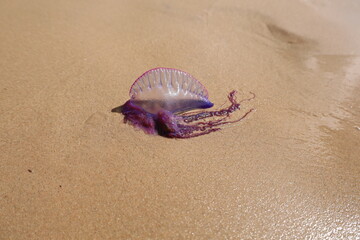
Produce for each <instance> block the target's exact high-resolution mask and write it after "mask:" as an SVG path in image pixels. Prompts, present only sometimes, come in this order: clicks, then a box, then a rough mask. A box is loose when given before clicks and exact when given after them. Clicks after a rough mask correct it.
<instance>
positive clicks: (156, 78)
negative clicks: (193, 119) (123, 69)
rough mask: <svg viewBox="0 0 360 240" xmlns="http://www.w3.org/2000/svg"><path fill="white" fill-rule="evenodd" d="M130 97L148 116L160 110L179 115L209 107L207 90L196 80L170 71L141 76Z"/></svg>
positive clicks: (146, 73)
mask: <svg viewBox="0 0 360 240" xmlns="http://www.w3.org/2000/svg"><path fill="white" fill-rule="evenodd" d="M130 97H131V100H132V101H134V102H135V103H137V104H138V105H141V107H143V108H144V109H145V110H146V111H148V112H150V113H156V112H157V111H159V110H160V109H165V110H168V111H172V112H180V111H187V110H191V109H195V108H208V107H212V106H213V104H212V103H211V102H210V101H209V100H208V92H207V90H206V89H205V87H204V86H203V85H202V84H201V83H200V82H199V81H198V80H196V79H195V78H194V77H192V76H191V75H190V74H188V73H186V72H183V71H180V70H177V69H172V68H155V69H151V70H149V71H147V72H145V73H144V74H143V75H141V76H140V77H139V78H138V79H137V80H136V81H135V82H134V83H133V85H132V86H131V88H130Z"/></svg>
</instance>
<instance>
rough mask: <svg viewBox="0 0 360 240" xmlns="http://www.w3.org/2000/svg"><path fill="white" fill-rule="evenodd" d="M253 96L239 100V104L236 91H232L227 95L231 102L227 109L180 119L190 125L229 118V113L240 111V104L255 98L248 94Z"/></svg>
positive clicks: (183, 116)
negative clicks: (223, 117) (213, 119)
mask: <svg viewBox="0 0 360 240" xmlns="http://www.w3.org/2000/svg"><path fill="white" fill-rule="evenodd" d="M250 93H251V94H252V95H253V96H252V97H250V98H246V99H243V100H241V101H240V102H237V101H236V91H235V90H233V91H231V92H230V93H229V95H228V99H229V101H230V102H231V105H230V106H229V107H228V108H224V109H221V110H217V111H207V112H200V113H196V114H192V115H180V116H181V118H182V119H183V121H184V122H185V123H191V122H194V121H198V120H202V119H205V118H209V117H214V116H216V117H219V116H225V115H226V116H227V117H228V116H229V115H230V114H231V113H233V112H235V111H236V110H239V109H240V103H242V102H244V101H250V100H252V99H254V98H255V94H254V93H252V92H250Z"/></svg>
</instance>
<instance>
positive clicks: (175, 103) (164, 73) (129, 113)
mask: <svg viewBox="0 0 360 240" xmlns="http://www.w3.org/2000/svg"><path fill="white" fill-rule="evenodd" d="M251 94H252V97H250V98H247V99H243V100H241V101H237V100H236V91H234V90H233V91H231V92H230V93H229V95H228V99H229V102H230V106H228V107H227V108H223V109H220V110H214V111H204V110H200V111H197V112H194V111H193V110H196V109H207V108H211V107H213V105H214V104H213V103H212V102H210V101H209V99H208V91H207V90H206V88H205V87H204V86H203V85H202V84H201V83H200V82H199V81H198V80H196V79H195V78H194V77H192V76H191V75H190V74H188V73H186V72H184V71H181V70H177V69H173V68H154V69H151V70H149V71H147V72H145V73H144V74H142V75H141V76H140V77H139V78H138V79H137V80H136V81H135V82H134V83H133V84H132V86H131V88H130V100H128V101H127V102H126V103H125V104H124V105H122V106H121V110H120V111H121V113H122V114H123V115H124V122H125V123H129V124H131V125H133V126H134V127H136V128H140V129H142V130H143V131H144V132H145V133H147V134H153V135H160V136H164V137H167V138H192V137H198V136H201V135H205V134H209V133H212V132H216V131H219V130H221V129H222V128H221V126H222V125H225V124H231V123H236V122H239V121H241V120H243V119H244V118H245V117H247V116H248V115H249V114H250V113H251V112H252V111H254V109H253V108H252V109H250V110H248V111H247V112H245V114H243V115H242V116H241V117H239V118H238V119H236V120H230V115H231V114H232V113H233V112H235V111H237V110H240V104H241V103H242V102H244V101H249V100H252V99H254V98H255V94H253V93H251ZM208 119H211V120H208Z"/></svg>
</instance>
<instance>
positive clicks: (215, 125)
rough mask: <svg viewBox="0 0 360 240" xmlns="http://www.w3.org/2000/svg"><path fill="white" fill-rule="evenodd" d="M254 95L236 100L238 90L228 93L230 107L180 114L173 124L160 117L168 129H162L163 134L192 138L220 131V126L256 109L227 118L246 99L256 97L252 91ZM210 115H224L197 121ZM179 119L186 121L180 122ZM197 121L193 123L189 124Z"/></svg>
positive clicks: (243, 116) (234, 121) (237, 120)
mask: <svg viewBox="0 0 360 240" xmlns="http://www.w3.org/2000/svg"><path fill="white" fill-rule="evenodd" d="M251 94H252V97H251V98H247V99H243V100H241V101H240V102H237V101H236V96H235V95H236V91H232V92H230V94H229V95H228V99H229V101H230V102H231V105H230V106H229V107H228V108H224V109H221V110H217V111H205V112H199V113H196V114H192V115H188V114H179V115H177V116H176V117H175V118H173V120H172V124H170V125H169V124H167V123H168V122H169V121H166V120H165V121H163V120H162V119H161V117H160V122H162V124H161V125H165V126H167V127H166V130H167V131H162V132H161V135H163V136H166V137H170V138H192V137H197V136H201V135H205V134H209V133H211V132H216V131H219V130H220V129H221V128H219V126H221V125H225V124H230V123H236V122H239V121H241V120H242V119H244V118H245V117H246V116H247V115H248V114H250V113H251V112H252V111H254V109H250V110H249V111H247V112H246V113H245V114H244V115H242V116H241V117H240V118H238V119H236V120H233V121H229V120H227V119H228V118H229V117H230V114H231V113H233V112H235V111H237V110H239V109H240V104H241V103H242V102H244V101H250V100H252V99H254V98H255V94H254V93H251ZM210 117H222V118H220V119H217V120H211V121H202V122H197V121H199V120H203V119H206V118H210ZM179 119H180V120H181V121H182V122H184V123H185V124H183V123H180V122H179ZM192 122H195V123H193V124H189V123H192Z"/></svg>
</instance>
